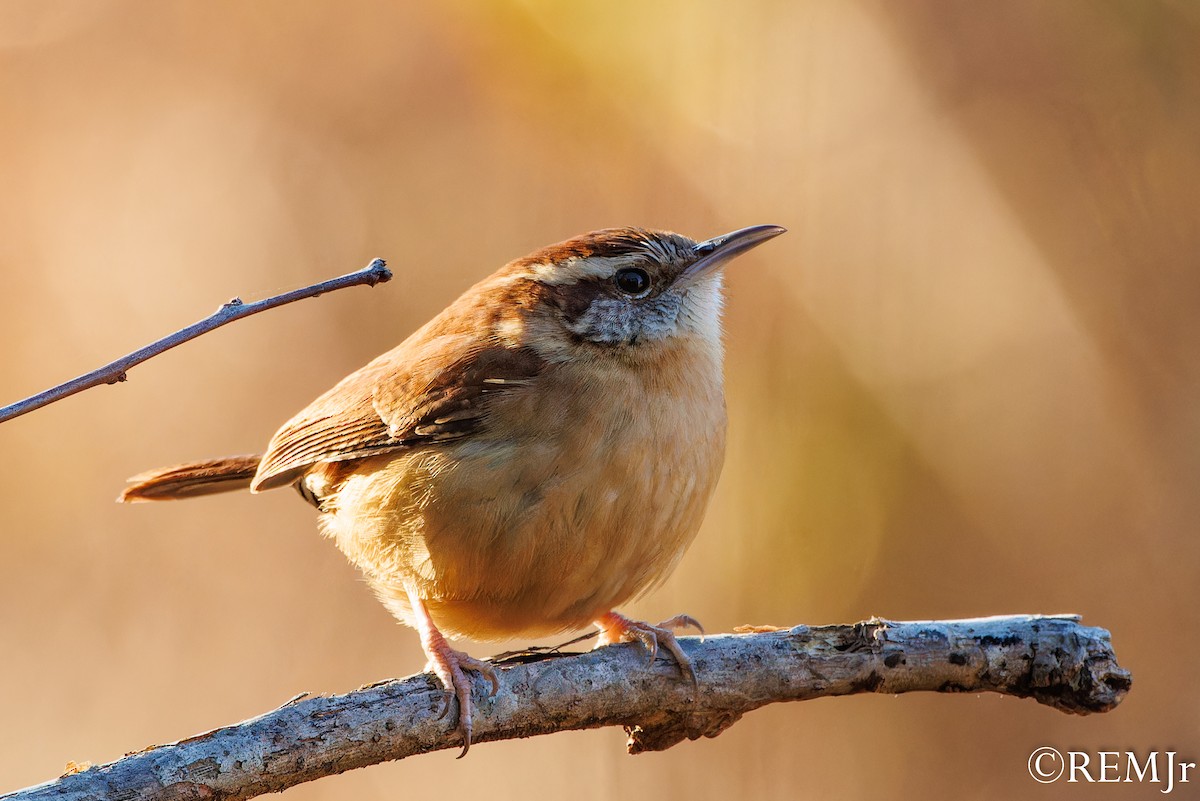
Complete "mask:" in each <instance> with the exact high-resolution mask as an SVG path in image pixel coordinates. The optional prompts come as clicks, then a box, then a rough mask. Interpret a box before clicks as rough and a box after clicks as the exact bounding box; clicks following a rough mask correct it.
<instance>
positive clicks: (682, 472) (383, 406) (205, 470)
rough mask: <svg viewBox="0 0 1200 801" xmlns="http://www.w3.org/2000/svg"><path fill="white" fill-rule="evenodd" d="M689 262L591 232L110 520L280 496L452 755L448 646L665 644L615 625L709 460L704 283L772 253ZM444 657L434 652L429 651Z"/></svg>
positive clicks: (715, 462)
mask: <svg viewBox="0 0 1200 801" xmlns="http://www.w3.org/2000/svg"><path fill="white" fill-rule="evenodd" d="M784 232H785V229H784V228H782V227H780V226H776V225H757V226H752V227H749V228H742V229H739V230H736V231H733V232H732V233H728V234H725V235H723V236H718V237H715V238H712V239H708V240H704V241H699V242H698V241H695V240H692V239H689V238H688V237H685V236H682V235H680V234H676V233H672V232H667V231H657V230H649V229H644V228H637V227H622V228H606V229H603V230H598V231H593V232H591V233H587V234H583V235H580V236H577V237H574V238H571V239H568V240H566V241H563V242H559V243H557V244H553V245H549V246H547V247H543V248H541V249H538V250H536V251H534V252H533V253H531V254H529V255H527V256H525V257H523V258H518V259H516V260H514V261H511V262H509V263H508V264H506V265H504V266H503V267H501V268H500V269H499V270H497V271H496V272H494V273H492V274H491V275H490V276H488V277H487V278H484V279H483V280H482V281H480V282H479V283H477V284H475V285H474V286H473V287H471V288H470V289H468V290H467V291H466V292H464V293H463V294H462V295H461V296H460V297H459V298H458V299H457V300H455V301H454V302H453V303H451V304H450V305H449V306H448V307H446V309H444V310H443V311H442V312H441V313H440V314H438V315H436V316H435V317H433V319H431V320H430V321H429V322H427V323H426V324H425V325H424V326H422V327H421V328H419V329H418V330H417V331H416V332H414V333H413V334H412V335H411V336H409V337H408V338H407V339H405V340H404V341H403V342H402V343H401V344H400V345H398V346H397V347H395V348H393V349H392V350H390V351H388V352H386V353H384V354H383V355H381V356H379V357H378V358H376V359H374V360H373V361H371V362H369V363H368V364H367V365H365V366H364V367H362V368H361V369H359V370H356V371H355V372H352V373H350V374H349V375H348V376H346V377H345V378H344V379H342V380H341V381H340V382H338V383H337V384H336V385H335V386H334V387H333V388H332V389H330V390H329V391H327V392H325V393H324V394H323V395H321V396H320V397H318V398H317V399H316V400H314V401H313V402H312V403H310V404H309V405H308V406H307V407H305V408H304V409H303V410H302V411H300V412H299V413H298V414H296V415H295V416H294V417H292V418H291V419H290V420H288V421H287V422H286V423H284V424H283V426H282V427H281V428H280V429H279V430H278V431H277V432H276V433H275V435H274V437H272V439H271V440H270V442H269V443H268V444H267V446H266V450H265V452H263V453H256V454H250V455H240V456H230V457H223V458H217V459H207V460H204V461H199V462H191V463H188V464H181V465H176V466H173V467H167V468H161V469H157V470H152V471H149V472H145V473H142V474H140V475H137V476H134V477H133V478H131V479H129V482H130V484H129V486H127V487H126V488H125V490H124V491H123V492H122V493H121V495H120V497H119V498H118V500H120V501H124V502H138V501H159V500H175V499H184V498H191V497H196V496H203V495H209V494H213V493H219V492H225V491H231V490H245V489H248V490H250V491H251V492H253V493H259V492H264V491H267V490H271V489H276V488H279V487H287V486H292V487H294V488H296V490H298V492H299V494H300V496H301V497H302V498H303V499H304V500H305V501H307V502H308V503H310V504H311V505H312V506H314V507H316V509H317V511H318V512H319V528H320V530H321V531H322V532H323V533H324V534H325V535H326V536H327V537H329V538H331V539H332V540H333V541H334V542H335V543H336V544H337V546H338V548H339V549H340V550H341V551H342V552H343V553H344V554H345V555H346V557H347V558H348V559H349V561H350V562H351V563H353V564H354V565H355V566H356V567H357V568H358V569H359V570H360V571H361V572H362V574H363V576H364V577H365V579H366V582H367V584H368V585H369V586H370V588H371V589H372V590H373V591H374V593H375V595H376V596H377V597H378V599H379V600H380V601H381V602H382V603H383V604H384V606H385V607H386V608H387V609H388V610H389V611H390V612H391V613H392V614H393V615H394V616H395V617H396V618H398V619H399V620H400V621H401V622H403V623H405V624H408V625H409V626H411V627H413V628H415V629H416V630H417V632H418V634H419V636H420V640H421V645H422V648H423V650H424V652H425V654H426V656H427V657H428V660H429V664H428V669H430V670H432V671H433V672H434V673H435V675H436V676H437V678H438V679H439V680H440V682H441V684H442V687H443V690H444V707H443V709H442V715H443V716H444V715H445V714H446V713H447V712H448V711H449V710H450V708H451V705H452V703H456V704H457V709H458V714H457V723H456V725H455V730H456V731H457V732H458V733H459V735H461V739H462V745H463V748H462V752H461V753H460V754H459V756H460V757H461V756H463V755H465V754H466V753H467V750H468V749H469V748H470V746H471V738H472V724H473V715H474V712H473V707H472V700H471V689H472V685H471V678H470V676H469V675H468V674H469V673H477V674H479V675H481V676H482V677H483V678H485V679H486V680H488V681H489V682H490V684H491V688H490V692H491V694H493V695H494V694H495V693H496V692H497V690H498V686H499V685H498V679H497V676H496V672H495V668H494V667H493V666H492V664H491V663H489V662H486V661H484V660H481V659H476V658H474V657H471V656H470V655H468V654H467V653H465V652H463V651H460V650H457V649H456V648H454V647H452V646H451V644H450V641H449V640H450V639H457V638H469V639H473V640H480V641H489V640H490V641H494V640H499V639H510V638H513V637H523V636H548V635H552V634H557V633H561V632H566V631H578V630H580V629H584V628H588V627H590V626H593V625H594V626H595V627H597V628H598V629H599V635H600V636H599V640H598V646H597V647H599V646H602V645H607V644H611V643H616V642H621V641H635V642H640V643H641V644H642V645H643V646H644V647H645V649H646V651H647V653H648V655H649V657H650V659H651V661H653V659H654V658H655V655H656V653H657V651H658V649H659V648H660V647H661V648H663V649H664V650H666V651H667V652H669V653H670V654H671V656H672V657H673V658H674V660H675V662H676V663H677V665H678V667H679V670H680V672H681V675H683V676H684V677H687V678H690V679H691V680H692V681H693V682H695V681H696V675H695V671H694V668H693V666H692V664H691V662H690V660H689V659H688V657H687V656H686V655H685V653H684V652H683V650H682V648H680V646H679V644H678V642H677V640H676V637H675V633H674V632H675V630H679V629H683V628H688V627H691V628H696V629H699V630H700V631H701V632H703V629H701V628H700V625H699V623H698V622H697V621H696V620H695V619H693V618H692V617H690V616H688V615H677V616H675V617H673V618H671V619H669V620H666V621H663V622H662V623H660V624H657V625H652V624H649V623H646V622H642V621H637V620H633V619H630V618H628V617H626V616H624V615H622V614H621V613H620V612H618V611H617V608H618V607H619V606H621V605H623V604H625V603H627V602H628V601H630V600H631V599H634V598H635V597H638V596H640V595H642V594H644V593H645V592H647V591H648V590H650V589H651V588H653V587H655V586H656V585H658V584H659V583H661V582H662V581H663V580H665V578H666V577H667V576H668V575H669V574H670V573H671V571H672V570H673V569H674V567H675V565H676V564H677V563H678V562H679V560H680V558H681V557H682V555H683V553H684V551H685V549H686V548H687V547H688V545H689V544H690V543H691V542H692V540H693V538H694V537H695V535H696V533H697V531H698V529H699V528H700V524H701V521H702V520H703V517H704V512H705V509H706V507H707V505H708V502H709V499H710V497H711V496H712V494H713V490H714V487H715V486H716V483H717V479H718V476H719V474H720V471H721V466H722V463H723V461H724V450H725V430H726V408H725V395H724V377H723V372H724V365H723V363H724V345H723V339H722V329H721V314H722V307H723V303H724V286H723V272H724V267H725V266H726V265H727V264H728V263H729V262H730V261H731V260H732V259H734V258H735V257H737V256H739V255H741V254H743V253H745V252H746V251H748V250H750V249H752V248H754V247H756V246H758V245H760V244H762V243H764V242H766V241H768V240H770V239H772V238H774V237H776V236H778V235H780V234H782V233H784ZM448 638H449V639H448Z"/></svg>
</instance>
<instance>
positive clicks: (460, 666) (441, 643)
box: [407, 587, 500, 759]
mask: <svg viewBox="0 0 1200 801" xmlns="http://www.w3.org/2000/svg"><path fill="white" fill-rule="evenodd" d="M407 592H408V601H409V603H410V604H411V606H412V610H413V617H414V618H415V622H416V628H417V633H418V634H420V635H421V647H422V648H424V649H425V655H426V656H427V657H429V664H428V665H427V666H426V668H425V669H426V670H432V671H433V672H434V673H436V674H437V677H438V678H439V679H441V681H442V687H444V688H445V700H444V703H445V704H446V706H445V707H444V708H443V709H442V714H441V717H445V715H446V714H447V713H448V712H449V711H450V699H451V698H454V699H455V700H457V701H458V726H457V727H456V728H457V730H458V732H459V733H460V734H462V738H463V750H462V753H460V754H459V755H458V758H459V759H462V758H463V757H464V756H466V755H467V751H469V750H470V748H471V716H472V711H473V707H472V706H471V680H470V679H468V678H467V674H466V671H468V670H473V671H475V672H476V673H482V674H483V675H484V676H486V677H487V679H488V680H489V681H491V683H492V691H491V692H490V693H489V695H495V694H496V693H497V691H499V689H500V680H499V679H498V678H497V677H496V669H495V668H494V667H492V665H490V664H489V663H487V662H484V661H483V660H482V659H476V658H474V657H473V656H468V655H467V654H464V653H463V652H462V651H456V650H454V649H453V648H451V647H450V643H448V642H446V638H445V637H444V636H442V633H441V632H440V631H438V628H437V626H435V625H434V623H433V618H431V617H430V616H429V610H428V609H426V608H425V602H424V601H422V600H421V598H420V596H418V595H417V593H416V592H415V591H414V590H413V589H412V588H411V587H409V588H407Z"/></svg>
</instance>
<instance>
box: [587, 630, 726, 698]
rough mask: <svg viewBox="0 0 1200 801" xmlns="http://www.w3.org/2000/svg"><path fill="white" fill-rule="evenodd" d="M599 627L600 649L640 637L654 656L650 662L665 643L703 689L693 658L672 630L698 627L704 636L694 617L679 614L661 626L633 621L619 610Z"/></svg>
mask: <svg viewBox="0 0 1200 801" xmlns="http://www.w3.org/2000/svg"><path fill="white" fill-rule="evenodd" d="M596 626H597V627H598V628H599V629H600V641H599V642H598V643H597V645H596V647H597V648H599V647H600V646H602V645H610V644H612V643H615V642H621V641H627V642H628V641H635V640H636V641H637V642H639V643H641V644H642V647H644V648H645V649H646V652H647V653H648V654H649V656H650V664H653V663H654V659H655V658H656V657H657V656H658V648H659V646H660V645H661V646H662V647H663V648H664V649H665V650H666V651H667V653H669V654H670V655H671V656H672V657H674V658H675V663H676V664H677V665H679V672H680V673H681V674H683V676H684V677H686V678H687V679H688V680H689V681H690V682H691V684H692V687H693V688H699V686H700V681H699V679H698V678H697V677H696V669H695V668H694V667H693V666H692V660H691V659H689V658H688V656H687V654H685V653H684V652H683V648H681V647H680V646H679V641H678V640H676V639H675V634H674V632H673V631H672V629H678V628H685V627H686V628H694V629H697V630H698V631H699V632H700V634H701V636H703V635H704V628H703V627H702V626H701V625H700V623H699V621H697V620H696V619H695V618H694V617H692V616H690V615H676V616H675V617H673V618H671V619H670V620H664V621H663V622H662V623H659V624H658V625H657V626H653V625H651V624H649V623H642V622H641V621H637V620H630V619H629V618H627V617H625V616H624V615H622V614H618V613H617V612H609V613H608V614H606V615H604V616H603V617H601V618H600V619H599V620H597V621H596Z"/></svg>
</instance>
